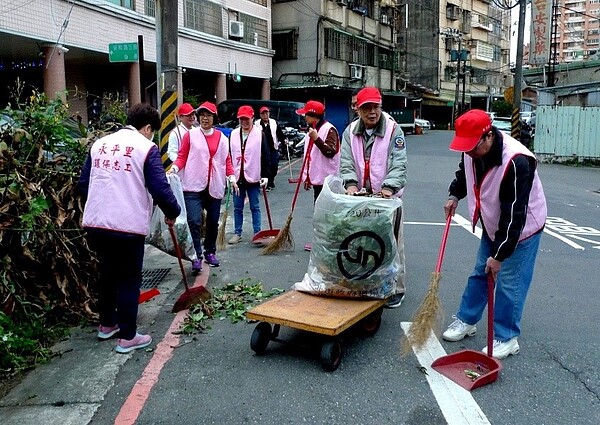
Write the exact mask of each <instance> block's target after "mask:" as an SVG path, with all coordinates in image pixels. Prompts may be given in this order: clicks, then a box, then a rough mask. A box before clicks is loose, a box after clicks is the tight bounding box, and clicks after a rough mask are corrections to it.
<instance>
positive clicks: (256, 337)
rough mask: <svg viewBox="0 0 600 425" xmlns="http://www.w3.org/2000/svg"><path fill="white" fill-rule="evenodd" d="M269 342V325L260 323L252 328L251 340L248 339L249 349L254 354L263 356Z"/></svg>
mask: <svg viewBox="0 0 600 425" xmlns="http://www.w3.org/2000/svg"><path fill="white" fill-rule="evenodd" d="M270 340H271V325H270V324H268V323H267V322H260V323H259V324H258V325H256V327H255V328H254V332H252V338H250V348H252V350H253V351H254V352H255V353H256V354H263V353H264V352H265V350H266V349H267V345H269V341H270Z"/></svg>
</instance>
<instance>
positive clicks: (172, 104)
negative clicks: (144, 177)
mask: <svg viewBox="0 0 600 425" xmlns="http://www.w3.org/2000/svg"><path fill="white" fill-rule="evenodd" d="M176 109H177V92H174V91H169V90H165V91H163V92H162V93H161V95H160V139H159V141H158V149H159V151H160V157H161V159H162V163H163V166H164V167H165V170H168V169H169V167H170V166H171V162H172V161H171V160H170V159H169V154H168V152H167V150H168V149H169V134H170V133H171V130H173V129H174V128H175V125H176V122H175V114H176V112H175V110H176Z"/></svg>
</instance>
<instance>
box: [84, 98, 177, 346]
mask: <svg viewBox="0 0 600 425" xmlns="http://www.w3.org/2000/svg"><path fill="white" fill-rule="evenodd" d="M127 124H128V125H127V126H126V127H124V128H123V129H121V130H119V131H117V132H116V133H113V134H110V135H108V136H105V137H102V138H101V139H98V140H97V141H96V142H94V144H93V145H92V148H91V149H90V155H89V156H88V158H87V160H86V162H85V164H84V166H83V169H82V172H81V177H80V179H79V186H78V187H79V190H80V191H81V193H82V194H83V195H84V196H86V197H87V200H86V203H85V209H84V211H83V227H84V229H85V230H86V231H87V234H88V238H89V241H90V246H91V248H92V249H93V250H94V251H95V252H96V255H97V259H98V293H99V296H100V298H99V300H98V312H99V314H100V326H99V327H98V335H97V336H98V339H100V340H107V339H110V338H112V337H113V336H115V335H116V336H118V338H119V339H118V343H117V347H116V349H115V350H116V351H117V352H118V353H129V352H131V351H133V350H135V349H137V348H143V347H146V346H148V345H149V344H150V343H151V342H152V337H151V336H150V335H141V334H139V333H137V326H136V319H137V312H138V299H139V296H140V287H141V285H142V265H143V260H144V240H145V238H146V235H147V234H148V231H149V228H150V217H151V215H152V202H153V201H154V202H155V203H156V204H157V205H158V207H159V208H160V209H161V210H162V211H163V212H164V213H165V221H166V222H167V223H170V224H173V223H175V219H176V218H177V216H179V213H180V211H181V209H180V207H179V205H178V204H177V200H176V199H175V196H174V195H173V192H172V191H171V188H170V186H169V183H168V182H167V179H166V177H165V170H164V168H163V164H162V161H161V158H160V153H159V151H158V148H157V146H156V144H154V143H153V142H152V139H153V136H154V132H155V131H158V129H159V128H160V117H159V114H158V111H157V110H156V109H154V108H153V107H152V106H150V105H147V104H142V103H140V104H137V105H134V106H132V107H131V109H130V110H129V113H128V114H127Z"/></svg>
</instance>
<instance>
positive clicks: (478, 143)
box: [466, 131, 490, 153]
mask: <svg viewBox="0 0 600 425" xmlns="http://www.w3.org/2000/svg"><path fill="white" fill-rule="evenodd" d="M488 134H490V133H489V131H488V132H486V133H485V134H484V135H483V136H481V138H480V139H479V142H477V144H476V145H475V147H474V148H473V149H471V150H469V151H467V152H466V153H472V152H475V151H476V150H477V149H478V148H479V146H481V144H482V143H483V142H484V141H485V139H486V138H487V136H488Z"/></svg>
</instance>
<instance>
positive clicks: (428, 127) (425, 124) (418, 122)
mask: <svg viewBox="0 0 600 425" xmlns="http://www.w3.org/2000/svg"><path fill="white" fill-rule="evenodd" d="M415 125H418V126H419V127H421V128H422V129H423V133H425V132H427V131H429V130H431V123H430V122H429V121H427V120H423V119H421V118H415Z"/></svg>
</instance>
